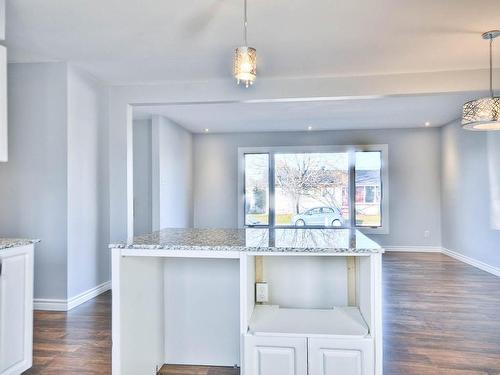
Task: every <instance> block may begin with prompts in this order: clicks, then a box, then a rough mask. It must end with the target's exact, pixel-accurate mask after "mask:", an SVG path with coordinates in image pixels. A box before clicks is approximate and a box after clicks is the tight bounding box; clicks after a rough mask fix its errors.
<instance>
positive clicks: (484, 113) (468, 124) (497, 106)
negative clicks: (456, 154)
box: [462, 30, 500, 131]
mask: <svg viewBox="0 0 500 375" xmlns="http://www.w3.org/2000/svg"><path fill="white" fill-rule="evenodd" d="M498 36H500V30H492V31H488V32H485V33H484V34H483V39H485V40H489V42H490V96H489V97H487V98H480V99H476V100H471V101H470V102H467V103H465V104H464V107H463V115H462V128H464V129H466V130H475V131H488V130H500V96H494V94H493V39H495V38H497V37H498Z"/></svg>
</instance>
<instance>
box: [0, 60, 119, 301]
mask: <svg viewBox="0 0 500 375" xmlns="http://www.w3.org/2000/svg"><path fill="white" fill-rule="evenodd" d="M8 79H9V81H8V83H9V97H8V102H9V143H10V145H9V146H10V147H9V148H10V158H9V161H8V162H7V163H0V181H1V183H0V236H11V237H26V238H39V239H41V243H40V244H38V245H37V246H36V251H35V298H36V299H49V300H66V299H69V298H71V297H74V296H75V295H77V294H79V293H81V292H84V291H86V290H88V289H91V288H93V287H95V286H97V285H99V284H101V283H103V282H105V281H108V280H109V279H110V252H109V249H108V247H107V244H108V243H109V240H108V238H109V185H108V181H109V180H108V154H107V152H106V150H107V147H108V134H107V121H106V107H107V103H106V97H107V94H106V91H105V89H104V88H103V87H101V86H100V85H99V83H98V82H97V81H95V80H94V79H93V78H92V77H90V76H88V75H87V74H85V73H83V72H80V71H79V70H77V69H74V68H73V67H71V66H68V65H67V64H65V63H41V64H10V65H9V75H8Z"/></svg>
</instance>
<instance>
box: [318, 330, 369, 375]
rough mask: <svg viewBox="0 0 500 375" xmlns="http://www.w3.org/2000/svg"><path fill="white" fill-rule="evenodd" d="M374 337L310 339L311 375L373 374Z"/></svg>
mask: <svg viewBox="0 0 500 375" xmlns="http://www.w3.org/2000/svg"><path fill="white" fill-rule="evenodd" d="M373 350H374V347H373V340H372V339H319V338H318V339H316V338H311V339H309V340H308V351H309V375H373V374H374V363H373Z"/></svg>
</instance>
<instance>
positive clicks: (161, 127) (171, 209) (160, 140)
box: [152, 116, 193, 229]
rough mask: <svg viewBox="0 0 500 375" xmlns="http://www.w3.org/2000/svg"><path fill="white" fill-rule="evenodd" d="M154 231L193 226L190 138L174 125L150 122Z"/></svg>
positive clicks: (157, 119) (157, 118)
mask: <svg viewBox="0 0 500 375" xmlns="http://www.w3.org/2000/svg"><path fill="white" fill-rule="evenodd" d="M152 140H153V141H152V153H153V159H152V160H153V161H152V187H153V195H152V197H153V200H152V203H153V228H155V229H159V228H189V227H191V226H192V225H193V137H192V135H191V133H189V132H188V131H187V130H185V129H184V128H182V127H181V126H179V125H177V124H176V123H174V122H172V121H170V120H168V119H166V118H164V117H162V116H153V119H152Z"/></svg>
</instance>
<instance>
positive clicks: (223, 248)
mask: <svg viewBox="0 0 500 375" xmlns="http://www.w3.org/2000/svg"><path fill="white" fill-rule="evenodd" d="M108 247H109V248H110V249H122V250H164V251H193V252H194V251H206V252H218V251H219V252H220V251H223V252H233V253H234V252H237V253H264V254H265V253H304V254H308V253H309V254H383V253H384V252H385V250H384V249H383V248H382V247H380V248H356V249H353V248H314V249H312V248H293V247H290V248H288V247H247V246H193V245H190V246H183V245H127V244H123V243H112V244H109V246H108Z"/></svg>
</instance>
